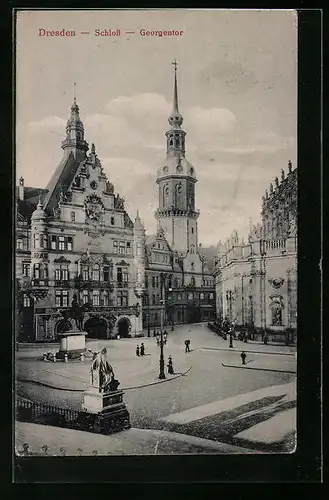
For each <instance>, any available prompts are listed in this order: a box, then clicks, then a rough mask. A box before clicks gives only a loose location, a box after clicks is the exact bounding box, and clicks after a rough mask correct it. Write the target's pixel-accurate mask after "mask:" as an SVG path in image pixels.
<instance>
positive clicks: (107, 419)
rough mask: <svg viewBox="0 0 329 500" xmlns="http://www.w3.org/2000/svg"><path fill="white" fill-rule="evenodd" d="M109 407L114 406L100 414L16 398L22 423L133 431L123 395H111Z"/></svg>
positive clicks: (118, 392)
mask: <svg viewBox="0 0 329 500" xmlns="http://www.w3.org/2000/svg"><path fill="white" fill-rule="evenodd" d="M106 404H107V405H115V407H113V411H111V409H109V407H108V410H107V411H106V412H104V413H103V412H101V413H89V412H87V411H84V410H74V409H72V408H63V407H58V406H54V405H51V404H46V403H37V402H34V401H30V400H27V399H24V398H22V397H20V396H17V397H16V418H17V420H20V421H23V422H30V423H37V424H45V425H52V426H55V427H65V428H69V429H76V430H84V431H87V432H97V433H101V434H112V433H114V432H118V431H121V430H125V429H129V428H130V415H129V412H128V410H127V408H126V405H125V404H124V402H123V392H122V391H116V392H113V393H110V394H109V396H108V397H107V399H106Z"/></svg>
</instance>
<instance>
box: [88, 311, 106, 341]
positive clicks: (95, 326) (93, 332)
mask: <svg viewBox="0 0 329 500" xmlns="http://www.w3.org/2000/svg"><path fill="white" fill-rule="evenodd" d="M84 330H85V331H86V332H87V337H89V338H92V339H107V323H106V321H105V319H103V318H98V317H97V316H94V317H93V318H89V319H88V320H87V321H86V322H85V325H84Z"/></svg>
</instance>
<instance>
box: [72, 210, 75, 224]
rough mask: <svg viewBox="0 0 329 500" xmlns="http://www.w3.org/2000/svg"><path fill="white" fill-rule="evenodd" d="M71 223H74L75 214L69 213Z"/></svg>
mask: <svg viewBox="0 0 329 500" xmlns="http://www.w3.org/2000/svg"><path fill="white" fill-rule="evenodd" d="M71 221H72V222H74V221H75V212H71Z"/></svg>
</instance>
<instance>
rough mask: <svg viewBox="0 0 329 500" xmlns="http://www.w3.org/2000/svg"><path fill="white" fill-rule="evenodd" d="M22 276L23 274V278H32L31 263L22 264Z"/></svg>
mask: <svg viewBox="0 0 329 500" xmlns="http://www.w3.org/2000/svg"><path fill="white" fill-rule="evenodd" d="M22 274H23V276H30V263H29V262H23V263H22Z"/></svg>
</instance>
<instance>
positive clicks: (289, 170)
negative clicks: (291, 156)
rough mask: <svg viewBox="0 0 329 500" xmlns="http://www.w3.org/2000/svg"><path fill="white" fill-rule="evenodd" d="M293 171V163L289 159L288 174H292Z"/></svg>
mask: <svg viewBox="0 0 329 500" xmlns="http://www.w3.org/2000/svg"><path fill="white" fill-rule="evenodd" d="M291 172H292V163H291V161H290V160H289V161H288V174H291Z"/></svg>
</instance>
